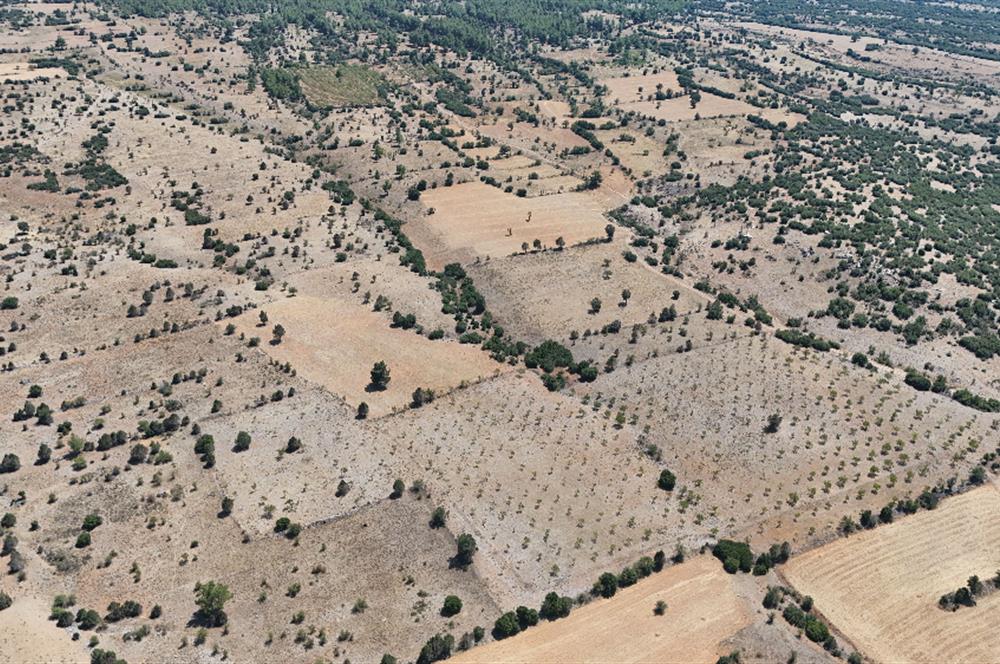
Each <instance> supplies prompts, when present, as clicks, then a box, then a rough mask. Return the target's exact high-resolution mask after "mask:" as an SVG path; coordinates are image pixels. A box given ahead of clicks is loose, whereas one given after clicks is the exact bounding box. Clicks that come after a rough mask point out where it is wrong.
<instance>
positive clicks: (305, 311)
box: [237, 297, 503, 417]
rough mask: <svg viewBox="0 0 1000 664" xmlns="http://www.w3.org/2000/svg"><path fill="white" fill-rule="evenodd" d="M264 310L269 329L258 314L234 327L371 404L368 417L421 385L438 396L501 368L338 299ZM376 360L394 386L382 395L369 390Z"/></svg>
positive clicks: (339, 391)
mask: <svg viewBox="0 0 1000 664" xmlns="http://www.w3.org/2000/svg"><path fill="white" fill-rule="evenodd" d="M262 310H264V311H266V312H267V315H268V317H269V319H270V321H269V323H268V325H267V326H266V327H258V313H257V312H254V311H251V312H249V313H247V314H245V315H244V316H242V317H241V318H240V319H239V320H238V321H237V329H238V330H239V331H240V332H241V333H244V334H245V335H246V336H247V337H248V338H249V337H253V336H258V337H260V339H261V342H260V348H261V349H263V350H264V351H265V352H266V353H267V354H268V355H269V356H270V357H272V358H273V359H275V360H277V361H278V362H281V363H284V362H290V363H291V365H292V367H294V368H295V370H296V371H297V372H298V373H299V375H301V376H302V377H303V378H305V379H306V380H309V381H312V382H314V383H317V384H319V385H322V386H324V387H326V388H327V389H328V390H330V391H331V392H333V393H334V394H336V395H338V396H340V397H341V398H343V399H344V400H345V401H347V402H348V403H349V404H350V405H352V406H354V407H356V406H357V405H358V404H359V403H361V402H362V401H363V402H365V403H367V404H368V405H369V407H370V408H371V411H370V413H371V415H370V416H371V417H377V416H379V415H385V414H387V413H390V412H392V411H394V410H397V409H399V408H403V407H405V406H406V405H407V404H409V402H410V398H411V396H412V394H413V391H414V390H415V389H417V388H418V387H421V388H430V389H432V390H434V391H435V392H436V393H438V394H440V393H442V392H445V391H448V390H450V389H452V388H454V387H457V386H458V385H459V384H461V383H462V382H475V381H477V380H480V379H482V378H486V377H488V376H492V375H493V374H495V373H496V372H497V371H499V370H501V369H502V368H503V367H502V365H499V364H497V363H496V362H493V361H492V360H491V359H489V357H488V356H487V355H486V354H485V353H483V352H482V351H480V350H479V349H478V348H476V347H475V346H463V345H460V344H458V343H455V342H451V341H428V340H427V339H426V338H424V337H421V336H419V335H417V334H416V333H414V332H413V331H412V330H411V331H405V330H400V329H393V328H389V327H388V326H387V325H386V322H385V320H384V319H383V318H382V317H381V316H379V315H378V314H375V313H373V312H371V311H368V310H366V309H364V308H362V307H360V306H357V305H354V304H349V303H346V302H342V301H340V300H336V299H321V298H315V297H296V298H291V299H285V300H281V301H278V302H275V303H273V304H267V305H265V306H263V307H262ZM418 322H419V321H418ZM278 323H280V324H281V325H282V326H284V328H285V330H286V335H285V338H284V340H283V341H282V342H281V343H280V344H278V345H272V344H271V343H270V341H271V330H272V328H273V326H274V325H275V324H278ZM378 361H384V362H385V363H386V364H387V365H388V366H389V371H390V374H391V381H390V382H389V386H388V388H387V389H386V390H384V391H382V392H368V391H367V390H366V387H367V386H368V383H369V372H370V371H371V368H372V365H373V364H375V363H376V362H378Z"/></svg>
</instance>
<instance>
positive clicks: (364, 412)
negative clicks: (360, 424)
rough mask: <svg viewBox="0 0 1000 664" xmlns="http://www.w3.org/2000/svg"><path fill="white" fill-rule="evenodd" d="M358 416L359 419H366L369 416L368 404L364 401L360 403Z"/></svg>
mask: <svg viewBox="0 0 1000 664" xmlns="http://www.w3.org/2000/svg"><path fill="white" fill-rule="evenodd" d="M356 418H357V419H359V420H364V419H367V418H368V404H366V403H365V402H364V401H362V402H361V403H359V404H358V414H357V415H356Z"/></svg>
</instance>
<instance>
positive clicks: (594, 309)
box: [590, 297, 601, 314]
mask: <svg viewBox="0 0 1000 664" xmlns="http://www.w3.org/2000/svg"><path fill="white" fill-rule="evenodd" d="M600 311H601V298H599V297H595V298H594V299H593V300H591V301H590V313H592V314H596V313H599V312H600Z"/></svg>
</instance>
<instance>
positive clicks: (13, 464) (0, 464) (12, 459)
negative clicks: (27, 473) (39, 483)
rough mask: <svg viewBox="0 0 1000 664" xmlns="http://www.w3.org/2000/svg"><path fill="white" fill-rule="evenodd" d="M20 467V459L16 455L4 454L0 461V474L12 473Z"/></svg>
mask: <svg viewBox="0 0 1000 664" xmlns="http://www.w3.org/2000/svg"><path fill="white" fill-rule="evenodd" d="M20 467H21V459H19V458H18V456H17V455H16V454H4V455H3V460H2V461H0V473H13V472H16V471H17V470H18V469H19V468H20Z"/></svg>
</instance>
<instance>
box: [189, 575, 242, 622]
mask: <svg viewBox="0 0 1000 664" xmlns="http://www.w3.org/2000/svg"><path fill="white" fill-rule="evenodd" d="M194 594H195V600H194V602H195V604H197V605H198V612H199V613H200V615H201V618H202V619H203V620H204V621H205V622H207V623H208V624H209V625H211V626H220V625H224V624H226V612H225V610H224V609H225V606H226V602H228V601H229V600H230V599H232V597H233V594H232V593H231V592H229V588H228V587H227V586H225V585H223V584H221V583H216V582H215V581H208V582H206V583H198V584H195V587H194Z"/></svg>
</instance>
